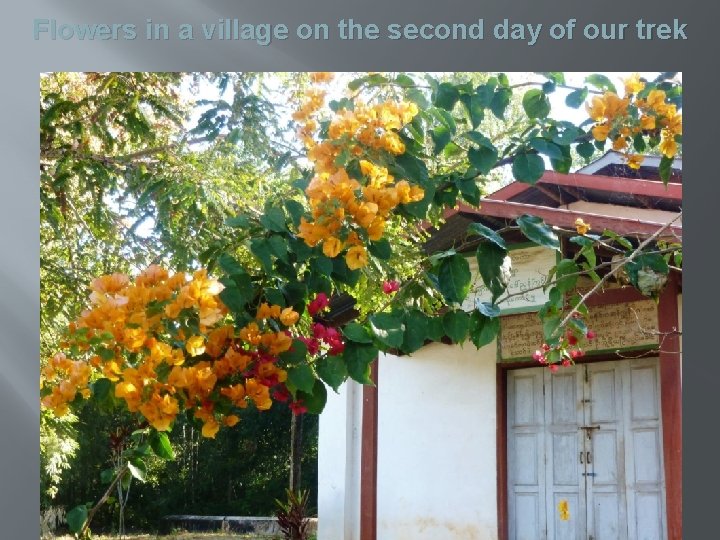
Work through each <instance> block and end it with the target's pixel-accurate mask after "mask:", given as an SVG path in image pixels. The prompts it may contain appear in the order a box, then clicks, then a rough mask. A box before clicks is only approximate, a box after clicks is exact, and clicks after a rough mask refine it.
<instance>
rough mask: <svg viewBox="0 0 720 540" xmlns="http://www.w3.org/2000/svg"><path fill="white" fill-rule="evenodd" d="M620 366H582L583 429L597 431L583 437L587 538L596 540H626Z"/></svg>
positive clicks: (613, 363) (620, 364) (608, 364)
mask: <svg viewBox="0 0 720 540" xmlns="http://www.w3.org/2000/svg"><path fill="white" fill-rule="evenodd" d="M623 365H624V363H623V362H602V363H597V364H588V365H586V366H583V369H584V370H585V373H586V377H585V386H584V395H585V396H587V398H586V400H587V401H586V403H585V419H586V422H587V424H586V425H588V426H590V427H592V428H597V429H591V430H588V431H587V432H586V435H585V445H586V448H588V450H589V451H590V456H591V462H590V465H589V466H588V470H587V472H588V473H589V474H588V476H587V479H588V480H587V497H588V502H589V504H588V508H587V511H588V524H589V527H588V536H587V537H588V538H590V537H592V538H594V539H596V540H611V539H612V540H625V539H627V525H625V524H626V522H627V512H626V506H627V505H626V500H625V457H624V456H625V448H624V445H625V440H624V431H623V399H622V398H623V395H622V387H623V384H622V378H623V374H622V367H623ZM621 524H622V526H621ZM658 540H659V539H658Z"/></svg>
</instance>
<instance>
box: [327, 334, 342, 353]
mask: <svg viewBox="0 0 720 540" xmlns="http://www.w3.org/2000/svg"><path fill="white" fill-rule="evenodd" d="M327 344H328V345H330V350H329V351H328V352H329V353H330V355H331V356H337V355H338V354H342V353H343V351H344V350H345V343H343V341H342V340H341V339H340V338H338V339H333V340H332V341H328V342H327Z"/></svg>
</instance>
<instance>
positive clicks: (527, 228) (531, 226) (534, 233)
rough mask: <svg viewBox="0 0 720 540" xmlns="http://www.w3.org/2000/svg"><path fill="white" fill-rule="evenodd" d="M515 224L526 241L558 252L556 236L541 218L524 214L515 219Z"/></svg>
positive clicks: (558, 242)
mask: <svg viewBox="0 0 720 540" xmlns="http://www.w3.org/2000/svg"><path fill="white" fill-rule="evenodd" d="M517 224H518V226H519V227H520V230H521V231H522V233H523V234H524V235H525V237H526V238H527V239H528V240H530V241H532V242H535V243H536V244H538V245H540V246H545V247H548V248H552V249H556V250H558V251H559V250H560V241H559V240H558V237H557V235H556V234H555V233H554V232H553V231H552V229H551V228H550V227H549V226H548V225H547V224H546V223H545V222H544V221H543V220H542V219H541V218H539V217H537V216H529V215H527V214H525V215H523V216H520V217H519V218H517Z"/></svg>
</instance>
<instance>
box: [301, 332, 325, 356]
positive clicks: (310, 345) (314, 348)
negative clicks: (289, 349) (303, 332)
mask: <svg viewBox="0 0 720 540" xmlns="http://www.w3.org/2000/svg"><path fill="white" fill-rule="evenodd" d="M298 339H299V340H300V341H302V342H303V343H304V344H305V346H306V347H307V350H308V354H309V355H310V356H312V355H314V354H317V353H318V351H319V350H320V342H319V341H318V340H317V339H316V338H314V337H313V338H309V337H305V336H300V337H298Z"/></svg>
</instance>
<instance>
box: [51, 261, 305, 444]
mask: <svg viewBox="0 0 720 540" xmlns="http://www.w3.org/2000/svg"><path fill="white" fill-rule="evenodd" d="M90 288H91V291H92V292H91V294H90V304H91V307H90V309H88V310H86V311H84V312H83V313H82V314H81V316H80V318H79V319H78V320H77V321H76V322H74V323H72V324H71V325H70V328H69V332H68V339H67V340H66V341H65V342H64V343H63V345H64V347H65V348H66V349H68V351H69V352H68V353H67V354H68V355H69V356H71V357H74V358H77V359H76V360H70V359H68V357H67V356H66V353H59V354H57V355H55V356H54V357H53V358H52V359H50V360H49V361H48V363H47V364H46V366H45V367H44V368H43V370H42V378H41V389H42V393H43V394H44V395H43V398H42V404H43V406H45V407H47V408H49V409H52V410H53V411H54V412H55V413H56V414H57V415H63V414H65V413H66V412H67V411H68V404H69V403H71V402H73V401H75V400H76V399H82V398H88V397H90V395H91V392H90V384H91V381H95V382H97V381H99V379H106V381H109V382H110V383H111V384H112V385H113V386H114V397H115V398H117V399H120V400H123V401H124V403H125V405H126V406H127V409H128V410H129V411H130V412H132V413H138V414H139V415H141V416H142V417H143V418H144V419H145V420H146V421H147V422H148V423H149V424H150V425H152V426H153V427H154V428H155V429H157V430H158V431H165V430H169V429H170V428H171V426H172V424H173V422H174V420H175V418H176V417H177V415H178V414H179V413H180V412H181V411H183V410H185V411H190V412H192V415H193V416H194V417H195V418H197V419H198V420H200V421H201V422H202V424H203V428H202V434H203V435H204V436H205V437H214V436H215V434H216V433H217V432H218V430H219V429H220V426H221V425H226V426H233V425H235V424H236V423H237V422H238V421H239V417H238V416H237V414H236V413H237V412H239V409H244V408H246V407H247V406H248V403H249V402H252V403H254V405H255V407H256V408H257V409H259V410H266V409H269V408H270V406H271V405H272V400H271V398H270V391H271V389H272V388H273V387H278V386H280V385H282V383H283V382H284V381H285V380H286V378H287V373H286V371H285V370H284V369H282V367H280V366H279V365H278V360H279V355H281V354H282V353H284V352H286V351H288V350H289V349H290V348H291V347H292V344H293V339H292V336H291V333H290V329H291V328H292V327H293V326H294V325H295V324H296V323H297V322H298V320H299V317H300V315H299V314H298V313H297V312H295V311H294V310H293V309H292V308H287V307H286V308H283V307H282V306H279V305H269V304H266V303H262V304H260V305H259V306H258V308H257V311H256V315H255V320H254V321H252V322H249V323H248V324H246V325H245V326H244V327H242V328H241V329H240V330H239V331H237V332H236V329H235V328H234V327H233V326H232V325H229V324H224V323H223V321H224V319H225V315H226V312H227V309H226V308H225V306H224V305H223V303H222V301H221V300H220V298H219V294H220V292H221V291H222V290H223V285H222V284H221V283H219V282H218V281H216V280H214V279H211V278H209V277H208V276H207V273H206V272H205V271H204V270H199V271H197V272H195V273H194V274H193V276H192V278H189V277H188V276H186V275H185V274H183V273H177V274H175V275H173V276H170V275H169V273H168V272H167V271H166V270H165V269H163V268H160V267H158V266H154V265H153V266H150V267H149V268H148V269H147V270H145V271H144V272H142V273H141V274H140V275H139V276H138V277H137V278H136V279H135V280H134V283H133V282H132V281H131V280H130V278H129V277H128V276H126V275H123V274H113V275H109V276H102V277H100V278H97V279H95V280H94V281H93V282H92V283H91V286H90Z"/></svg>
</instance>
